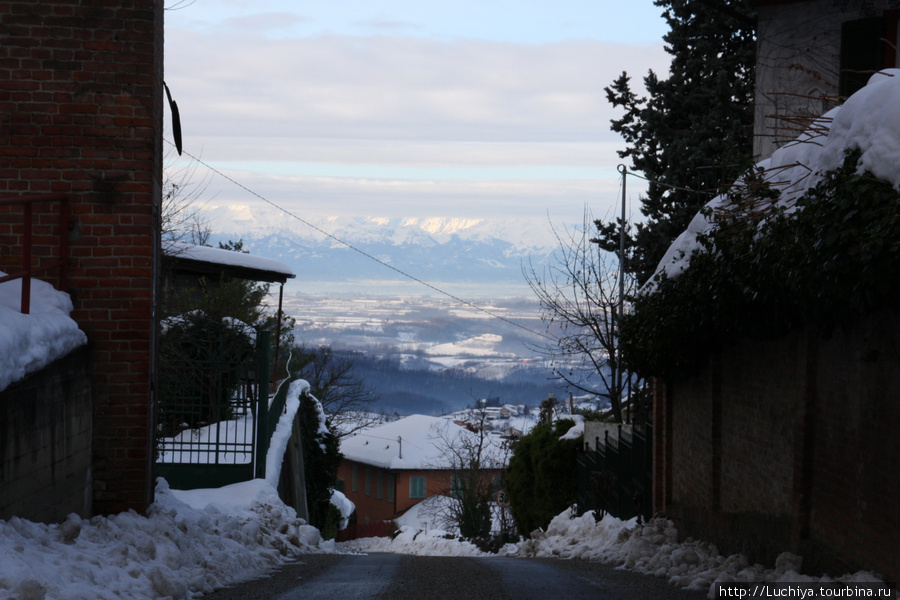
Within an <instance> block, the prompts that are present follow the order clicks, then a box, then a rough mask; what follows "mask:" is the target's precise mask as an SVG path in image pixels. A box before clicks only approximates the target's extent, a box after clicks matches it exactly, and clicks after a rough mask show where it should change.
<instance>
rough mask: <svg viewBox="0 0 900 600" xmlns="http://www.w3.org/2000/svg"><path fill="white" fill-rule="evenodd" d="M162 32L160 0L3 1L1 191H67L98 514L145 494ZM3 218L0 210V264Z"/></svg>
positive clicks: (2, 264)
mask: <svg viewBox="0 0 900 600" xmlns="http://www.w3.org/2000/svg"><path fill="white" fill-rule="evenodd" d="M162 36H163V3H162V0H41V1H40V2H35V1H33V0H27V1H23V2H3V3H2V4H0V196H7V195H10V194H32V193H46V192H64V193H67V194H69V195H70V201H71V209H70V211H71V218H72V228H71V230H70V231H69V232H68V235H69V241H70V253H71V263H70V264H71V268H70V269H69V282H68V289H67V291H69V292H70V293H71V295H72V298H73V301H74V304H75V311H74V313H73V315H72V316H73V317H74V318H75V320H76V321H77V322H78V323H79V325H80V327H81V328H82V329H83V330H84V331H85V332H86V333H87V335H88V338H89V340H90V343H91V349H92V387H93V393H94V409H95V413H94V425H93V430H94V467H93V474H94V509H95V511H96V512H98V513H109V512H117V511H121V510H124V509H128V508H134V509H137V510H139V511H141V510H143V509H144V508H145V507H146V506H147V503H148V501H149V500H150V499H151V494H152V486H151V485H150V467H151V460H150V459H151V454H150V449H151V441H152V439H151V436H150V432H151V429H152V428H151V421H152V418H151V413H152V411H151V383H152V380H153V367H152V364H153V360H152V356H153V347H154V339H155V338H154V330H155V326H154V320H155V319H154V317H155V315H154V302H155V297H156V289H155V288H156V276H155V256H156V252H157V248H158V241H157V240H158V227H157V221H158V206H159V198H160V185H161V156H162V149H161V143H162V137H161V135H162V134H161V132H162V116H163V114H162V109H163V103H162V64H163V63H162V59H163V55H162V51H163V42H162V40H163V37H162ZM41 210H44V211H51V212H52V210H53V208H52V207H46V206H45V207H44V208H42V209H41ZM54 218H55V217H54ZM11 222H12V223H13V224H15V223H16V222H17V221H16V220H15V219H14V218H13V217H12V216H11V214H10V211H8V210H7V211H4V212H0V223H3V225H0V244H2V246H0V269H4V270H10V264H9V263H10V262H11V261H13V259H14V258H15V256H14V255H15V253H16V250H15V248H16V245H17V244H16V242H17V235H18V234H19V233H20V231H18V230H16V228H15V225H13V227H10V226H9V224H10V223H11ZM41 233H42V234H43V233H45V231H44V230H41ZM46 233H49V234H50V235H49V237H50V238H52V237H55V236H56V235H58V231H54V229H53V226H49V229H47V230H46ZM47 241H49V240H47ZM52 253H53V250H51V249H50V247H49V246H47V245H46V244H44V243H43V241H42V243H41V245H40V248H39V254H42V255H48V254H52ZM48 279H49V280H50V281H51V282H54V280H53V277H48Z"/></svg>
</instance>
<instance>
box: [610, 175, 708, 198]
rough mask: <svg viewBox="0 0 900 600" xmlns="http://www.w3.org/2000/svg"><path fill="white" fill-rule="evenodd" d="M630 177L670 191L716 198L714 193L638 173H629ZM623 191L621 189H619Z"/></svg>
mask: <svg viewBox="0 0 900 600" xmlns="http://www.w3.org/2000/svg"><path fill="white" fill-rule="evenodd" d="M628 176H629V177H637V178H638V179H643V180H644V181H648V182H650V183H655V184H656V185H661V186H663V187H666V188H669V189H670V190H679V191H682V192H690V193H692V194H706V195H707V196H714V195H715V194H714V193H713V192H707V191H703V190H692V189H691V188H686V187H681V186H678V185H672V184H670V183H665V182H663V181H657V180H656V179H650V178H649V177H644V176H643V175H638V174H637V172H636V171H628ZM619 189H621V188H619Z"/></svg>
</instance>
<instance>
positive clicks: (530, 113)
mask: <svg viewBox="0 0 900 600" xmlns="http://www.w3.org/2000/svg"><path fill="white" fill-rule="evenodd" d="M271 17H272V15H271V14H270V15H264V14H261V15H256V16H255V17H253V20H251V21H244V22H242V24H243V25H245V26H246V27H245V28H244V29H243V30H240V31H239V30H235V29H233V28H232V29H230V30H228V31H227V32H225V31H223V30H218V31H217V30H215V29H209V28H207V29H205V32H203V31H198V30H197V29H194V30H193V31H187V30H186V29H176V28H170V29H167V32H166V74H165V78H166V81H167V83H168V84H169V86H170V88H171V89H172V92H173V94H174V95H175V99H176V100H177V101H178V104H179V108H180V112H181V118H182V128H183V132H184V144H185V149H186V150H187V151H188V152H190V153H191V154H195V155H198V156H201V157H202V159H203V160H204V161H207V162H210V163H212V164H216V165H219V166H220V168H221V169H222V170H223V171H226V172H227V173H228V174H229V175H230V176H232V177H234V178H235V179H236V180H238V181H240V182H241V183H242V184H243V185H245V186H247V187H249V188H250V189H252V190H253V191H254V192H256V193H258V194H260V195H262V196H263V197H265V198H267V199H268V200H271V201H272V202H275V203H276V204H278V205H280V206H285V207H286V208H288V209H289V210H296V211H298V212H301V213H303V214H313V213H315V214H318V215H344V216H367V215H374V216H384V217H402V216H406V217H428V216H441V217H462V218H472V217H477V218H502V217H503V216H504V215H509V214H516V215H519V216H525V215H533V216H534V217H535V218H539V219H546V218H547V215H548V214H549V215H550V217H551V218H552V219H553V220H554V221H560V220H563V221H566V222H580V220H581V216H582V211H583V209H584V207H585V205H589V206H591V208H592V210H593V211H594V213H595V214H596V215H598V216H604V215H606V214H608V213H609V211H610V208H609V207H611V206H614V205H615V204H617V203H618V202H619V199H618V193H619V192H618V185H619V182H618V177H617V174H616V173H615V170H614V169H615V165H616V164H618V163H619V162H620V159H619V158H618V156H617V154H616V150H617V149H621V148H623V147H624V143H623V142H622V141H621V139H620V138H619V137H618V135H617V134H615V133H613V132H611V131H610V129H609V123H610V119H612V118H614V117H616V116H617V112H616V111H614V110H613V109H612V107H611V106H610V105H609V103H608V102H607V100H606V94H605V92H604V91H603V88H604V87H605V86H608V85H609V84H611V83H612V81H613V80H614V79H615V78H616V77H618V75H619V74H620V73H621V72H622V71H623V70H625V71H628V72H629V73H630V74H631V75H632V76H633V78H634V81H636V82H638V83H639V82H640V79H641V77H642V76H643V75H644V74H646V72H647V70H648V69H651V68H652V69H654V70H656V71H657V72H665V71H666V69H667V68H668V55H666V54H665V52H664V51H663V49H662V44H661V43H659V44H654V45H647V46H640V45H625V44H614V43H608V42H601V41H597V40H570V41H562V42H554V43H544V44H522V43H512V42H504V41H485V40H476V39H462V38H456V39H430V38H425V37H397V36H374V37H352V36H339V35H327V36H319V37H307V38H289V37H285V38H281V39H273V38H270V37H266V35H265V34H266V32H267V31H269V27H270V25H271V24H272V19H271ZM316 165H319V167H317V166H316ZM567 168H571V169H575V170H576V171H577V170H578V169H581V170H582V172H581V173H579V174H576V175H573V176H572V177H571V178H568V176H567V175H566V174H565V169H567ZM373 169H376V170H377V169H383V170H384V171H383V173H382V174H379V173H377V172H373ZM417 169H423V170H422V171H420V172H418V171H416V170H417ZM424 169H432V171H428V172H426V171H425V170H424ZM585 169H596V174H594V173H593V172H589V173H587V174H585V172H584V170H585ZM517 170H518V171H517ZM517 172H526V175H525V176H519V175H516V174H515V173H517ZM511 173H513V174H512V175H511ZM561 173H562V175H561ZM639 189H642V186H640V185H635V184H634V182H630V183H629V190H630V191H631V192H632V193H636V192H637V191H638V190H639ZM212 195H214V196H215V200H216V202H218V203H225V204H228V203H237V204H254V203H258V202H259V201H258V200H257V199H255V198H254V197H253V196H252V194H249V193H248V192H246V191H245V190H242V189H240V188H238V187H236V186H234V185H232V184H230V183H228V182H226V181H224V180H219V181H214V183H213V184H211V187H210V190H209V193H208V194H207V197H209V196H212Z"/></svg>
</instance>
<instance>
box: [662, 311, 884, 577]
mask: <svg viewBox="0 0 900 600" xmlns="http://www.w3.org/2000/svg"><path fill="white" fill-rule="evenodd" d="M898 389H900V319H898V318H897V317H896V316H895V315H885V314H882V315H877V316H873V317H871V318H868V319H866V320H865V321H864V322H862V323H860V324H859V325H857V326H856V327H853V328H849V329H846V330H839V331H836V332H834V334H833V335H831V336H829V337H828V338H822V337H820V336H817V335H812V334H809V333H801V334H793V335H790V336H787V337H785V338H783V339H780V340H777V341H772V342H744V343H741V344H737V345H735V346H733V347H730V348H727V349H725V350H724V351H722V352H721V353H720V354H719V355H718V356H717V357H715V358H714V359H712V360H711V361H710V362H709V365H708V367H707V369H706V370H704V371H703V372H702V373H700V374H698V375H697V376H695V377H692V378H689V379H687V380H684V381H678V382H669V384H668V387H667V388H666V393H664V394H662V393H660V394H658V395H661V396H662V398H660V402H659V406H657V407H655V409H656V411H657V413H656V422H657V429H655V432H656V433H657V435H658V437H657V448H656V451H655V455H656V457H657V460H659V457H660V456H662V457H666V456H668V457H669V460H667V461H664V462H663V463H662V464H658V465H657V467H656V472H655V478H656V481H655V489H656V490H657V493H660V492H662V493H663V494H665V495H664V501H665V508H666V511H667V513H668V514H669V516H671V517H673V518H674V519H675V520H676V521H677V523H678V525H679V530H680V533H681V535H683V536H693V537H699V538H705V539H709V540H711V541H714V542H715V543H716V544H717V545H718V546H719V548H720V549H721V550H722V551H723V552H726V553H731V552H743V553H745V554H748V555H749V556H750V558H751V560H756V561H761V562H769V563H771V562H772V561H773V560H774V557H775V556H777V555H778V553H780V552H783V551H786V550H790V551H793V552H797V553H799V554H801V555H802V556H803V557H804V559H805V563H804V564H805V568H806V569H808V570H809V571H810V572H830V573H831V574H833V575H839V574H842V573H843V572H845V571H848V570H856V569H861V568H865V569H871V570H874V571H876V572H879V573H882V574H883V575H884V576H885V577H887V578H888V579H890V580H896V579H897V578H898V576H900V562H898V561H900V558H898V557H900V504H898V503H897V501H896V498H897V496H898V494H900V436H898V435H897V431H898V430H900V429H898V428H900V401H898V398H900V395H898V392H897V390H898ZM667 419H668V420H669V423H670V424H669V425H668V427H666V422H667ZM717 432H718V435H717ZM667 482H669V483H667ZM657 500H658V499H657Z"/></svg>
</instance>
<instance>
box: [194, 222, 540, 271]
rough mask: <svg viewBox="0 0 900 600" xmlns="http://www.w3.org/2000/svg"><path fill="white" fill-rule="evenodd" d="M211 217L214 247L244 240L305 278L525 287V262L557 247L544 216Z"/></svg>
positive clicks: (259, 253) (535, 260)
mask: <svg viewBox="0 0 900 600" xmlns="http://www.w3.org/2000/svg"><path fill="white" fill-rule="evenodd" d="M208 213H209V215H210V222H211V225H212V228H213V231H214V233H213V235H212V237H211V239H210V243H211V245H216V244H217V243H218V242H220V241H222V242H224V241H228V240H233V241H237V240H243V243H244V248H245V249H247V250H249V251H250V252H251V253H252V254H254V255H257V256H262V257H265V258H272V259H275V260H279V261H281V262H283V263H285V264H287V265H288V266H290V267H292V268H293V269H294V272H295V273H297V275H298V277H302V278H303V279H304V280H306V281H366V282H372V281H378V280H396V279H398V275H399V274H398V273H397V272H396V271H394V270H393V269H391V268H390V267H393V268H394V269H397V270H399V271H403V272H404V273H408V274H410V275H412V276H414V277H417V278H420V279H423V280H425V281H440V282H451V283H473V284H486V285H487V284H511V283H524V277H523V274H522V267H523V264H527V263H528V261H529V259H530V260H531V261H532V262H533V263H534V264H542V263H543V262H545V261H546V259H547V257H548V256H549V254H550V253H551V252H552V251H553V250H554V248H555V247H556V238H555V237H554V234H553V230H552V228H551V226H550V223H549V222H548V221H546V220H539V219H524V218H518V219H517V218H514V217H513V218H509V219H496V220H491V219H477V218H471V219H465V218H441V217H428V218H391V219H389V218H378V217H311V218H309V219H306V218H303V217H300V218H295V217H293V216H291V215H288V214H285V213H283V212H281V211H278V210H276V209H274V208H272V209H258V208H253V209H251V208H250V207H247V206H229V207H216V208H214V209H212V210H209V211H208ZM348 245H349V246H352V248H351V247H349V246H348ZM379 261H380V262H382V263H385V264H386V265H390V267H386V266H385V264H379Z"/></svg>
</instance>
